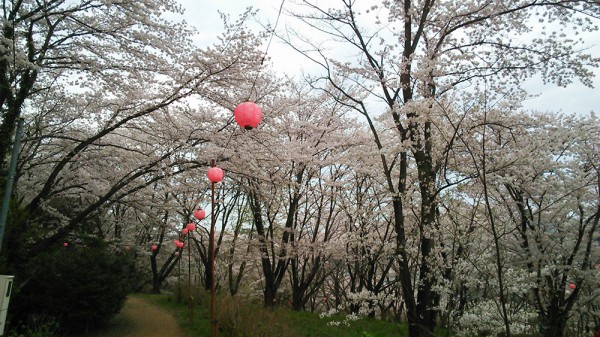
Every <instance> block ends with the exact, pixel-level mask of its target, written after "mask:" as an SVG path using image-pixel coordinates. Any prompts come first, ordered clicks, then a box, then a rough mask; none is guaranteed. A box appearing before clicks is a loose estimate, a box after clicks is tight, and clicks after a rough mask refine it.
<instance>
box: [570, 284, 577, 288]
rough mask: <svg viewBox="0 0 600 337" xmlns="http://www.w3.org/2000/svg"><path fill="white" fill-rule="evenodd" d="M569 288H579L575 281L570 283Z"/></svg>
mask: <svg viewBox="0 0 600 337" xmlns="http://www.w3.org/2000/svg"><path fill="white" fill-rule="evenodd" d="M569 288H571V289H575V288H577V286H576V285H575V283H571V284H569Z"/></svg>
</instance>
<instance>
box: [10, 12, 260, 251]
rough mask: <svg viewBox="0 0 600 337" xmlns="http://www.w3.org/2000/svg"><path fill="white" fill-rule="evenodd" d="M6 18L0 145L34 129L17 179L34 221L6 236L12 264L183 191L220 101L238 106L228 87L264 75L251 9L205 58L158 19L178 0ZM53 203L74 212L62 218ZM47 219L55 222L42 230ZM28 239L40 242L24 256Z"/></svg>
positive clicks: (15, 225)
mask: <svg viewBox="0 0 600 337" xmlns="http://www.w3.org/2000/svg"><path fill="white" fill-rule="evenodd" d="M9 5H10V6H9ZM3 11H4V12H3V13H4V17H5V20H4V25H3V28H4V30H3V33H4V37H5V38H4V39H3V42H2V43H4V44H5V45H3V48H2V52H3V53H4V54H3V56H2V61H3V63H2V66H3V68H2V74H3V77H2V78H3V79H4V81H5V82H4V84H3V85H2V90H5V92H4V93H3V95H2V106H1V108H2V111H3V115H2V116H3V117H2V126H1V127H0V129H1V130H2V131H1V132H2V137H0V138H2V141H3V142H4V141H7V140H8V139H10V134H11V133H12V129H13V126H14V120H16V119H17V118H19V117H26V119H27V124H28V128H27V130H26V133H25V137H24V142H23V143H24V145H23V151H22V154H21V160H20V164H19V172H20V174H19V176H18V180H17V182H16V183H17V185H16V186H17V188H16V194H17V195H18V199H17V200H18V201H19V207H20V208H21V209H23V210H24V212H25V213H26V214H27V215H28V216H27V217H24V218H18V216H16V215H15V218H14V219H15V220H17V221H12V222H11V225H12V227H11V228H9V229H7V238H6V241H7V242H8V247H7V250H8V251H9V252H10V254H9V255H10V256H11V259H12V258H14V259H15V261H20V260H23V259H28V258H29V257H31V256H34V255H36V254H37V252H40V251H43V250H44V249H45V248H47V247H48V246H50V245H52V244H54V243H56V242H57V241H58V240H60V239H61V238H63V237H65V235H67V234H68V233H72V232H74V231H76V230H77V229H78V228H79V227H80V226H81V225H82V223H85V222H86V221H89V219H94V218H98V217H99V216H100V215H101V214H109V213H106V210H107V207H108V206H111V205H114V204H116V203H121V202H122V203H127V202H137V201H139V200H142V199H143V198H144V196H145V195H152V191H153V188H154V186H156V184H157V182H160V181H163V180H164V181H165V183H164V184H163V187H164V186H170V187H169V188H168V189H165V188H162V190H161V192H160V193H161V194H163V195H164V194H166V193H169V192H170V191H169V189H175V188H178V187H179V186H181V185H180V184H172V183H173V182H174V180H173V179H174V177H177V176H180V175H183V174H184V172H186V171H187V170H189V169H192V168H197V167H199V166H201V165H206V164H207V162H206V160H204V159H202V157H201V156H199V155H198V151H201V149H202V147H203V146H202V145H203V144H205V143H206V142H207V141H208V136H207V134H209V133H218V131H219V128H221V127H222V126H223V125H225V123H226V122H227V119H226V118H223V117H222V114H215V113H214V112H215V111H223V112H224V111H228V110H229V109H233V105H232V104H231V103H230V102H229V100H227V99H225V98H224V95H223V93H224V92H227V93H228V95H229V97H230V98H231V97H233V96H234V95H235V94H236V93H238V94H240V97H239V98H238V101H239V100H242V99H243V98H242V96H241V95H242V94H243V95H245V93H244V92H243V89H240V91H236V90H231V88H232V87H235V86H236V85H238V84H243V83H244V82H245V81H248V83H252V82H253V81H254V80H256V76H255V75H254V73H253V72H254V71H255V70H256V69H258V68H259V67H260V59H261V55H262V53H261V52H260V51H258V50H257V49H256V46H257V45H259V43H260V39H259V37H257V36H255V35H251V34H250V33H248V32H247V31H246V30H245V29H243V27H244V25H245V21H246V20H247V19H248V17H249V16H250V15H251V13H249V12H247V13H245V14H244V15H242V16H241V17H240V19H239V20H237V21H233V22H231V21H230V20H229V19H228V18H224V19H225V28H224V33H223V34H222V35H221V36H220V38H219V42H217V43H216V44H215V45H214V46H211V47H207V48H205V49H200V48H197V47H195V46H194V44H193V43H192V41H191V40H190V36H191V34H192V33H193V31H192V30H191V29H190V28H188V27H187V26H185V25H184V24H178V23H172V22H169V21H166V20H165V19H164V18H163V16H162V15H163V14H164V12H173V11H174V12H176V13H178V12H180V11H181V8H180V7H179V5H177V4H176V3H175V2H171V1H167V2H165V1H143V2H140V1H124V2H123V1H121V2H118V3H114V2H105V1H85V2H81V3H76V4H75V3H72V2H69V1H51V2H45V3H43V4H41V3H38V2H31V1H11V2H10V3H7V6H4V7H3ZM249 85H250V84H249ZM192 99H194V100H195V102H194V103H193V107H192V105H191V104H192V103H191V102H192V101H191V100H192ZM221 123H223V124H221ZM7 144H8V143H7ZM6 148H8V147H7V146H4V145H3V146H2V151H5V150H6ZM3 153H5V152H3ZM5 157H6V156H4V155H2V158H3V160H4V158H5ZM168 180H169V181H168ZM167 181H168V182H167ZM58 198H68V200H71V201H73V202H74V201H76V202H77V207H76V209H77V211H76V212H74V213H72V214H70V215H69V216H64V215H65V214H64V213H62V214H61V212H59V211H57V210H56V208H54V207H53V206H52V202H51V200H56V199H58ZM171 214H174V213H173V212H172V213H171ZM48 216H52V217H53V218H54V219H58V222H59V224H58V225H57V226H54V225H51V226H50V225H45V223H46V222H45V221H44V218H47V217H48ZM159 218H160V216H159ZM40 229H43V231H40ZM42 232H43V235H39V236H38V234H41V233H42ZM32 233H37V234H36V237H38V239H36V240H34V242H29V243H28V244H27V245H26V246H23V247H17V246H18V245H20V244H21V243H22V242H24V240H23V237H25V236H27V235H32Z"/></svg>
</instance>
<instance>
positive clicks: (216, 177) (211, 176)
mask: <svg viewBox="0 0 600 337" xmlns="http://www.w3.org/2000/svg"><path fill="white" fill-rule="evenodd" d="M206 176H207V177H208V180H210V181H211V182H213V183H218V182H220V181H221V180H223V178H224V177H225V173H223V170H222V169H221V168H220V167H218V166H213V167H211V168H209V169H208V171H207V172H206Z"/></svg>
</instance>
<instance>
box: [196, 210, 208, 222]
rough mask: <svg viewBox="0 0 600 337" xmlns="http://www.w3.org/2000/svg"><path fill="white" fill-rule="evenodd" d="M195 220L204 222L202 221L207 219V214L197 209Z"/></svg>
mask: <svg viewBox="0 0 600 337" xmlns="http://www.w3.org/2000/svg"><path fill="white" fill-rule="evenodd" d="M194 218H196V219H198V220H202V219H204V218H206V212H205V211H204V210H202V209H197V210H195V211H194Z"/></svg>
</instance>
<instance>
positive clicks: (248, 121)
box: [233, 102, 262, 130]
mask: <svg viewBox="0 0 600 337" xmlns="http://www.w3.org/2000/svg"><path fill="white" fill-rule="evenodd" d="M233 116H234V117H235V122H236V123H237V124H238V125H239V126H240V127H242V128H244V129H246V130H252V129H254V128H255V127H257V126H258V124H260V120H261V119H262V111H261V109H260V107H259V106H258V105H256V103H254V102H243V103H240V104H238V106H236V107H235V110H233Z"/></svg>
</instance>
